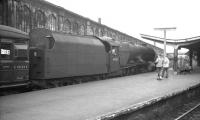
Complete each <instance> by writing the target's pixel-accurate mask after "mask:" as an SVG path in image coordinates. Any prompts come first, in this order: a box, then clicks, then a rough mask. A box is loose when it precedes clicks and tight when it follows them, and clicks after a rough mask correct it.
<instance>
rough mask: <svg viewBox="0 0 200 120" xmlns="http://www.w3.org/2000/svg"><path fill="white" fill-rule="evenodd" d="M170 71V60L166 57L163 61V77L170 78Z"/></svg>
mask: <svg viewBox="0 0 200 120" xmlns="http://www.w3.org/2000/svg"><path fill="white" fill-rule="evenodd" d="M168 69H169V59H168V58H167V57H166V56H165V57H164V59H163V71H162V77H163V78H164V77H165V78H168V77H169V76H168V74H169V73H168Z"/></svg>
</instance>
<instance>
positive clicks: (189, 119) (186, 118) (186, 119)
mask: <svg viewBox="0 0 200 120" xmlns="http://www.w3.org/2000/svg"><path fill="white" fill-rule="evenodd" d="M199 119H200V103H199V104H197V105H196V106H194V107H192V108H191V109H189V110H188V111H186V112H184V113H183V114H182V115H180V116H179V117H177V118H176V119H174V120H199Z"/></svg>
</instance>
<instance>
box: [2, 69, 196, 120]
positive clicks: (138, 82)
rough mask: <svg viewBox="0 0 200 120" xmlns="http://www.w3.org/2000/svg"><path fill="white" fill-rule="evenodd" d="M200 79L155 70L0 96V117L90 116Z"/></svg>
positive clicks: (80, 119)
mask: <svg viewBox="0 0 200 120" xmlns="http://www.w3.org/2000/svg"><path fill="white" fill-rule="evenodd" d="M199 83H200V73H197V72H194V73H192V74H187V75H173V74H172V73H171V74H170V77H169V78H168V79H163V80H161V81H158V80H156V73H155V72H152V73H144V74H139V75H133V76H126V77H120V78H113V79H109V80H103V81H95V82H90V83H84V84H78V85H72V86H66V87H61V88H54V89H48V90H41V91H35V92H29V93H22V94H16V95H9V96H3V97H0V120H86V119H89V120H92V119H96V118H97V117H98V116H101V115H106V114H110V113H112V112H116V111H118V110H123V109H124V108H127V107H129V106H132V105H135V104H138V103H141V102H144V101H148V100H151V99H153V98H155V97H162V96H165V95H169V94H172V93H174V92H179V91H182V90H185V89H187V88H189V87H192V86H194V85H197V84H199Z"/></svg>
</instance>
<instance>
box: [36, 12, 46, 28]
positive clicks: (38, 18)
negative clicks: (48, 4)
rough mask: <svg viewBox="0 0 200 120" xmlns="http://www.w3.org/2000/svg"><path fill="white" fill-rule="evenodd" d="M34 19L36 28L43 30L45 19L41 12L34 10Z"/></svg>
mask: <svg viewBox="0 0 200 120" xmlns="http://www.w3.org/2000/svg"><path fill="white" fill-rule="evenodd" d="M34 18H35V19H34V23H35V27H36V28H45V23H46V19H45V15H44V13H43V12H42V11H41V10H36V12H35V17H34Z"/></svg>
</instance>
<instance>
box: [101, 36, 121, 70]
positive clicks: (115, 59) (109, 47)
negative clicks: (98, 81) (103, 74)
mask: <svg viewBox="0 0 200 120" xmlns="http://www.w3.org/2000/svg"><path fill="white" fill-rule="evenodd" d="M99 39H100V40H101V41H102V43H103V44H104V46H105V49H106V52H107V54H108V57H107V67H108V72H110V73H112V72H116V71H118V70H119V69H120V56H119V44H118V43H117V42H116V41H114V40H113V39H112V38H109V37H99Z"/></svg>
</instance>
